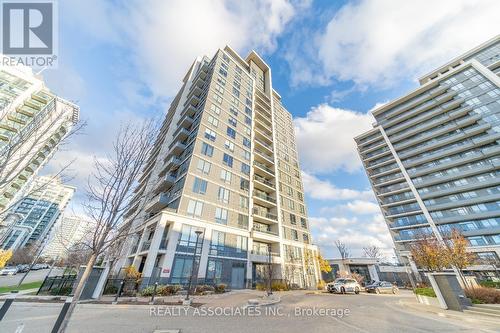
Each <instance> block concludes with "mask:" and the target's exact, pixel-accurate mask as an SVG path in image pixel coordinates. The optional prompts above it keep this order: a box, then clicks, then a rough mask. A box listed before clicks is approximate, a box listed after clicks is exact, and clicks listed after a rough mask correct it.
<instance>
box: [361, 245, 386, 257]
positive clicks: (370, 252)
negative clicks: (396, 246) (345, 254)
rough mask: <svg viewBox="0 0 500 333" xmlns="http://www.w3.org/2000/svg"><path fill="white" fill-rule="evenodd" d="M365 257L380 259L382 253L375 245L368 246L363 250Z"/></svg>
mask: <svg viewBox="0 0 500 333" xmlns="http://www.w3.org/2000/svg"><path fill="white" fill-rule="evenodd" d="M363 252H364V253H365V256H366V257H368V258H374V259H380V258H381V257H382V251H381V250H380V248H379V247H378V246H377V245H370V246H367V247H364V248H363Z"/></svg>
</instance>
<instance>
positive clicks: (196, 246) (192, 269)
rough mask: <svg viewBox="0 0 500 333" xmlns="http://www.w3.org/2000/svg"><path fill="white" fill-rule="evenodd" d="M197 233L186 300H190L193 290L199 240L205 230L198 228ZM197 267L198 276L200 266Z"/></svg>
mask: <svg viewBox="0 0 500 333" xmlns="http://www.w3.org/2000/svg"><path fill="white" fill-rule="evenodd" d="M195 233H196V243H195V246H194V252H193V264H192V265H191V275H190V276H189V284H188V290H187V294H186V301H189V293H190V292H191V284H192V282H193V275H194V274H195V271H194V266H195V265H196V252H198V241H199V239H200V235H201V234H202V233H203V231H201V230H196V231H195ZM196 266H197V265H196ZM196 268H197V269H196V277H198V266H197V267H196Z"/></svg>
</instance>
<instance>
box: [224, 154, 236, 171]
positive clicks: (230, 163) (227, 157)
mask: <svg viewBox="0 0 500 333" xmlns="http://www.w3.org/2000/svg"><path fill="white" fill-rule="evenodd" d="M222 163H224V164H225V165H227V166H228V167H230V168H232V167H233V157H232V156H231V155H228V154H226V153H224V156H223V157H222Z"/></svg>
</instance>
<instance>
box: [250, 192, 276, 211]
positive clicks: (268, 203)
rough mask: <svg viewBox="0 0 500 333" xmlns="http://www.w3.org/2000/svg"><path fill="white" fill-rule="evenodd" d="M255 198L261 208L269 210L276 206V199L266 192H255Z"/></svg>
mask: <svg viewBox="0 0 500 333" xmlns="http://www.w3.org/2000/svg"><path fill="white" fill-rule="evenodd" d="M253 196H254V197H253V199H254V201H255V203H257V204H259V205H260V206H263V207H268V208H269V207H275V206H276V198H273V197H272V196H270V195H269V194H268V193H266V192H261V191H253Z"/></svg>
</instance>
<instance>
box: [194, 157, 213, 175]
mask: <svg viewBox="0 0 500 333" xmlns="http://www.w3.org/2000/svg"><path fill="white" fill-rule="evenodd" d="M211 166H212V165H211V164H210V162H207V161H205V160H202V159H200V160H198V166H197V169H198V171H200V172H202V173H204V174H206V175H208V174H209V173H210V167H211Z"/></svg>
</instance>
